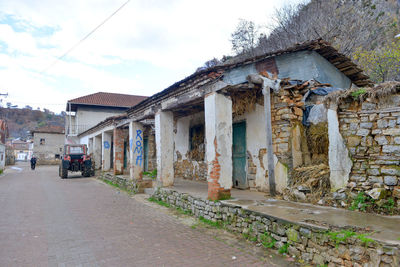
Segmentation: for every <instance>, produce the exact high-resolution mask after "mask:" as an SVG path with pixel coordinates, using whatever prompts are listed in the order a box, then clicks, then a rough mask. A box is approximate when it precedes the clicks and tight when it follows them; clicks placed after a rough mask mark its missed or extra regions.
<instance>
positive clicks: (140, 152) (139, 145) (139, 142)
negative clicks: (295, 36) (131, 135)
mask: <svg viewBox="0 0 400 267" xmlns="http://www.w3.org/2000/svg"><path fill="white" fill-rule="evenodd" d="M142 140H143V138H142V130H137V131H136V143H135V145H136V147H135V150H134V151H133V153H137V154H138V155H137V156H136V165H142V160H143V147H142ZM131 141H132V143H131V145H132V146H133V140H131Z"/></svg>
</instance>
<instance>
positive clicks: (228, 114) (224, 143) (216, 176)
mask: <svg viewBox="0 0 400 267" xmlns="http://www.w3.org/2000/svg"><path fill="white" fill-rule="evenodd" d="M204 114H205V125H206V159H207V181H208V198H209V199H211V200H218V199H226V198H229V197H230V195H231V188H232V101H231V100H230V99H229V98H227V97H225V96H223V95H221V94H218V93H211V94H209V95H207V96H206V97H205V98H204Z"/></svg>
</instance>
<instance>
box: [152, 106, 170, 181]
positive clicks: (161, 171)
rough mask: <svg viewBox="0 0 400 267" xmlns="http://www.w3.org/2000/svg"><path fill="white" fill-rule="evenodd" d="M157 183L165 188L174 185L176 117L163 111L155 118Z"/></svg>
mask: <svg viewBox="0 0 400 267" xmlns="http://www.w3.org/2000/svg"><path fill="white" fill-rule="evenodd" d="M155 126H156V152H157V181H158V182H159V183H161V184H162V185H163V186H171V185H173V184H174V132H173V131H174V115H173V114H172V112H170V111H161V112H159V113H157V114H156V116H155Z"/></svg>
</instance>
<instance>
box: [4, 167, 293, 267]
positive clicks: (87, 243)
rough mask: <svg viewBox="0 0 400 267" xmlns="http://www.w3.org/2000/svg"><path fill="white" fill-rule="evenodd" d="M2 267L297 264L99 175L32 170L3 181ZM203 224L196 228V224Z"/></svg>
mask: <svg viewBox="0 0 400 267" xmlns="http://www.w3.org/2000/svg"><path fill="white" fill-rule="evenodd" d="M0 206H1V211H0V240H1V242H0V266H253V265H254V266H292V265H293V262H289V261H287V260H286V259H284V258H283V257H281V256H279V255H277V254H275V253H273V252H268V251H265V250H263V249H261V248H257V247H256V246H255V245H254V244H252V243H249V242H246V241H244V240H242V239H239V238H237V236H236V237H235V236H233V235H232V234H230V233H224V232H223V230H219V229H206V227H204V226H203V227H201V226H199V227H197V226H196V225H197V221H196V220H194V219H192V218H191V217H187V216H183V215H181V216H179V215H177V214H175V213H174V212H173V211H172V210H171V209H167V208H164V207H160V206H158V205H157V204H154V203H150V202H148V201H147V200H145V196H144V195H136V196H133V197H131V196H129V195H127V194H125V193H123V192H119V191H118V190H117V189H115V188H113V187H111V186H109V185H106V184H103V183H101V182H99V181H98V180H96V179H94V178H81V177H80V176H75V177H74V176H72V178H71V179H65V180H63V179H60V178H59V177H58V167H56V166H38V167H37V169H36V170H35V171H31V170H30V169H29V168H28V166H27V165H16V166H15V167H13V168H10V167H9V168H8V169H7V170H6V172H5V175H2V176H0ZM194 226H196V227H194Z"/></svg>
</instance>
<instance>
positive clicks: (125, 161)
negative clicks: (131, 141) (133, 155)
mask: <svg viewBox="0 0 400 267" xmlns="http://www.w3.org/2000/svg"><path fill="white" fill-rule="evenodd" d="M128 153H129V151H128V144H127V142H126V141H124V169H126V168H127V167H128Z"/></svg>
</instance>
